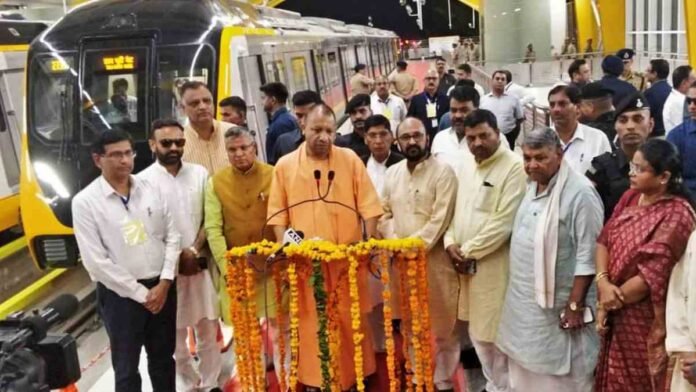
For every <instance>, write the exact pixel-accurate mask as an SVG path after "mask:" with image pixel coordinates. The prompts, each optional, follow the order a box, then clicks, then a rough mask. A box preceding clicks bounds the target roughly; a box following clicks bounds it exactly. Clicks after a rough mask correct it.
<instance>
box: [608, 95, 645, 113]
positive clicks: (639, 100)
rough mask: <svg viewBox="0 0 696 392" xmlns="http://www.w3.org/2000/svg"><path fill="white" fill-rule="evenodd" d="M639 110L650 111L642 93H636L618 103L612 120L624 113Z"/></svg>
mask: <svg viewBox="0 0 696 392" xmlns="http://www.w3.org/2000/svg"><path fill="white" fill-rule="evenodd" d="M640 109H648V110H650V106H649V103H648V100H647V99H645V96H644V95H643V93H641V92H640V91H637V92H634V93H633V94H631V95H629V96H627V97H626V98H624V99H622V100H621V102H619V104H618V106H617V107H616V112H615V114H614V118H615V119H616V118H618V117H619V116H620V115H621V114H623V113H625V112H631V111H634V110H640Z"/></svg>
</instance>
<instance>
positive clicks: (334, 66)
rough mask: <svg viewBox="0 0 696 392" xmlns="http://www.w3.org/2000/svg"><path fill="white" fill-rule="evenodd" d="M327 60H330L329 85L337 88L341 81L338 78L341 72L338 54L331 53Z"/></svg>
mask: <svg viewBox="0 0 696 392" xmlns="http://www.w3.org/2000/svg"><path fill="white" fill-rule="evenodd" d="M327 58H328V59H329V83H330V85H331V87H335V86H338V84H339V83H340V79H339V78H338V74H339V73H340V72H339V66H338V58H337V56H336V52H330V53H329V55H328V56H327Z"/></svg>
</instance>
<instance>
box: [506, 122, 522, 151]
mask: <svg viewBox="0 0 696 392" xmlns="http://www.w3.org/2000/svg"><path fill="white" fill-rule="evenodd" d="M520 128H522V127H521V126H519V127H516V128H515V129H513V130H512V131H510V132H508V133H506V134H505V138H506V139H507V141H508V144H510V150H512V151H515V140H517V136H519V135H520Z"/></svg>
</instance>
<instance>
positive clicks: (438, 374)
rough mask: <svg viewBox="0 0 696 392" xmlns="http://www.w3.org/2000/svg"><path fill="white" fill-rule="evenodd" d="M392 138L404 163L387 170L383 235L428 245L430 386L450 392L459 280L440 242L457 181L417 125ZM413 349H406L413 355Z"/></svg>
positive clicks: (406, 125) (405, 125)
mask: <svg viewBox="0 0 696 392" xmlns="http://www.w3.org/2000/svg"><path fill="white" fill-rule="evenodd" d="M396 135H397V139H398V141H399V146H400V147H401V151H403V152H404V155H405V156H406V159H405V160H403V161H401V162H399V163H397V164H396V165H394V166H392V167H390V168H389V169H388V170H387V177H386V181H385V183H384V192H383V194H382V207H383V208H384V211H385V214H384V215H383V216H382V222H383V223H385V224H384V225H383V228H386V230H385V231H386V232H384V233H383V235H384V237H385V238H420V239H422V240H423V241H424V242H425V244H426V247H427V249H428V277H427V279H428V286H429V287H430V294H429V295H430V296H429V301H430V319H431V324H432V330H433V334H434V336H435V347H436V348H435V355H434V359H435V374H434V382H435V387H436V388H437V390H438V391H453V390H454V389H453V388H454V386H453V383H452V376H453V375H454V372H455V370H456V369H457V366H458V365H459V356H460V352H459V337H458V336H457V334H456V333H455V328H454V326H455V322H456V320H457V297H458V293H459V277H458V275H457V272H456V271H455V269H454V267H453V266H452V264H451V263H450V261H449V259H448V257H447V253H446V252H445V247H444V245H443V242H442V236H443V235H444V234H445V230H447V227H448V226H449V223H450V220H451V219H452V213H453V211H454V202H455V196H456V193H457V178H456V177H455V175H454V171H452V169H450V168H449V166H447V164H444V163H441V162H439V161H438V160H436V159H434V158H433V157H432V156H431V155H430V154H429V153H428V141H429V140H428V135H427V133H426V130H425V126H424V124H423V123H422V122H421V121H420V120H419V119H417V118H406V120H404V121H403V122H402V123H401V125H399V129H398V130H397V133H396ZM390 221H391V222H390ZM388 223H390V224H388ZM394 268H400V266H397V265H395V266H394ZM421 278H424V277H421ZM398 296H399V295H398V294H397V293H393V294H392V297H393V298H394V300H393V302H394V303H400V302H399V301H400V300H406V299H399V298H398ZM412 349H413V348H412V347H409V351H410V352H411V353H410V354H411V355H413V354H412V351H413V350H412ZM420 381H421V382H422V381H423V380H420Z"/></svg>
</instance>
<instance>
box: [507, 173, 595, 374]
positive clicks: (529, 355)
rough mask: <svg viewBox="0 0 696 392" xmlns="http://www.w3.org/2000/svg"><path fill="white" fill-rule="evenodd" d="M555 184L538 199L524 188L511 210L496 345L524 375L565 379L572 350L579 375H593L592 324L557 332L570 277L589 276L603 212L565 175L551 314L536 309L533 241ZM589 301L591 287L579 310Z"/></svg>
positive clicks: (583, 184) (589, 189) (585, 188)
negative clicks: (583, 372)
mask: <svg viewBox="0 0 696 392" xmlns="http://www.w3.org/2000/svg"><path fill="white" fill-rule="evenodd" d="M556 179H557V177H554V178H552V179H551V182H550V184H549V187H548V188H547V189H546V190H545V191H544V192H542V193H541V194H539V195H537V184H536V183H535V182H532V183H530V184H529V185H528V187H527V193H526V194H525V196H524V199H523V200H522V204H521V205H520V208H519V209H518V210H517V215H516V216H515V222H514V225H513V230H512V239H511V243H510V281H509V284H508V289H507V293H506V297H505V304H504V305H503V313H502V316H501V320H500V326H499V328H498V338H497V342H496V343H497V345H498V347H499V348H500V349H501V350H502V351H503V352H504V353H505V354H507V355H508V356H509V357H510V358H512V359H513V360H515V361H516V362H517V363H518V364H519V365H520V366H523V367H524V368H526V369H527V370H530V371H533V372H536V373H540V374H548V375H558V376H563V375H567V374H569V373H570V369H571V358H573V357H578V355H577V351H576V350H582V353H583V356H582V357H581V358H583V360H585V361H586V365H585V366H584V367H583V368H584V369H594V367H595V363H596V361H597V354H598V349H599V337H598V336H597V333H596V331H595V328H594V324H589V325H586V326H585V327H584V328H583V329H582V330H581V331H578V332H570V331H566V330H563V329H561V328H560V326H559V321H560V314H561V311H563V309H564V308H565V306H566V305H567V304H568V298H569V296H570V291H571V289H572V287H573V280H574V278H575V276H585V275H594V274H595V244H596V240H597V237H598V236H599V232H600V231H601V229H602V224H603V219H604V212H603V209H602V201H601V200H600V198H599V196H598V195H597V192H596V191H595V189H594V187H593V186H592V184H591V183H590V181H589V180H588V179H587V178H585V177H584V176H582V175H580V174H578V173H576V172H575V171H573V170H570V173H568V179H567V182H566V184H565V187H564V189H563V191H562V193H561V197H560V210H559V217H560V222H559V225H558V261H557V263H556V284H555V296H554V308H553V309H542V308H541V307H540V306H539V305H538V304H537V302H536V299H535V296H534V236H535V232H536V226H537V224H541V223H540V222H539V217H540V216H541V215H542V211H543V210H544V208H545V207H546V203H548V200H549V191H550V190H551V188H552V187H553V186H555V183H556ZM595 301H596V292H595V287H594V285H592V286H591V287H590V289H589V292H588V294H587V297H586V298H585V304H586V305H588V306H594V304H595ZM593 310H594V309H593ZM572 334H577V336H579V338H572V336H571V335H572ZM578 344H579V345H582V347H577V345H578Z"/></svg>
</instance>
